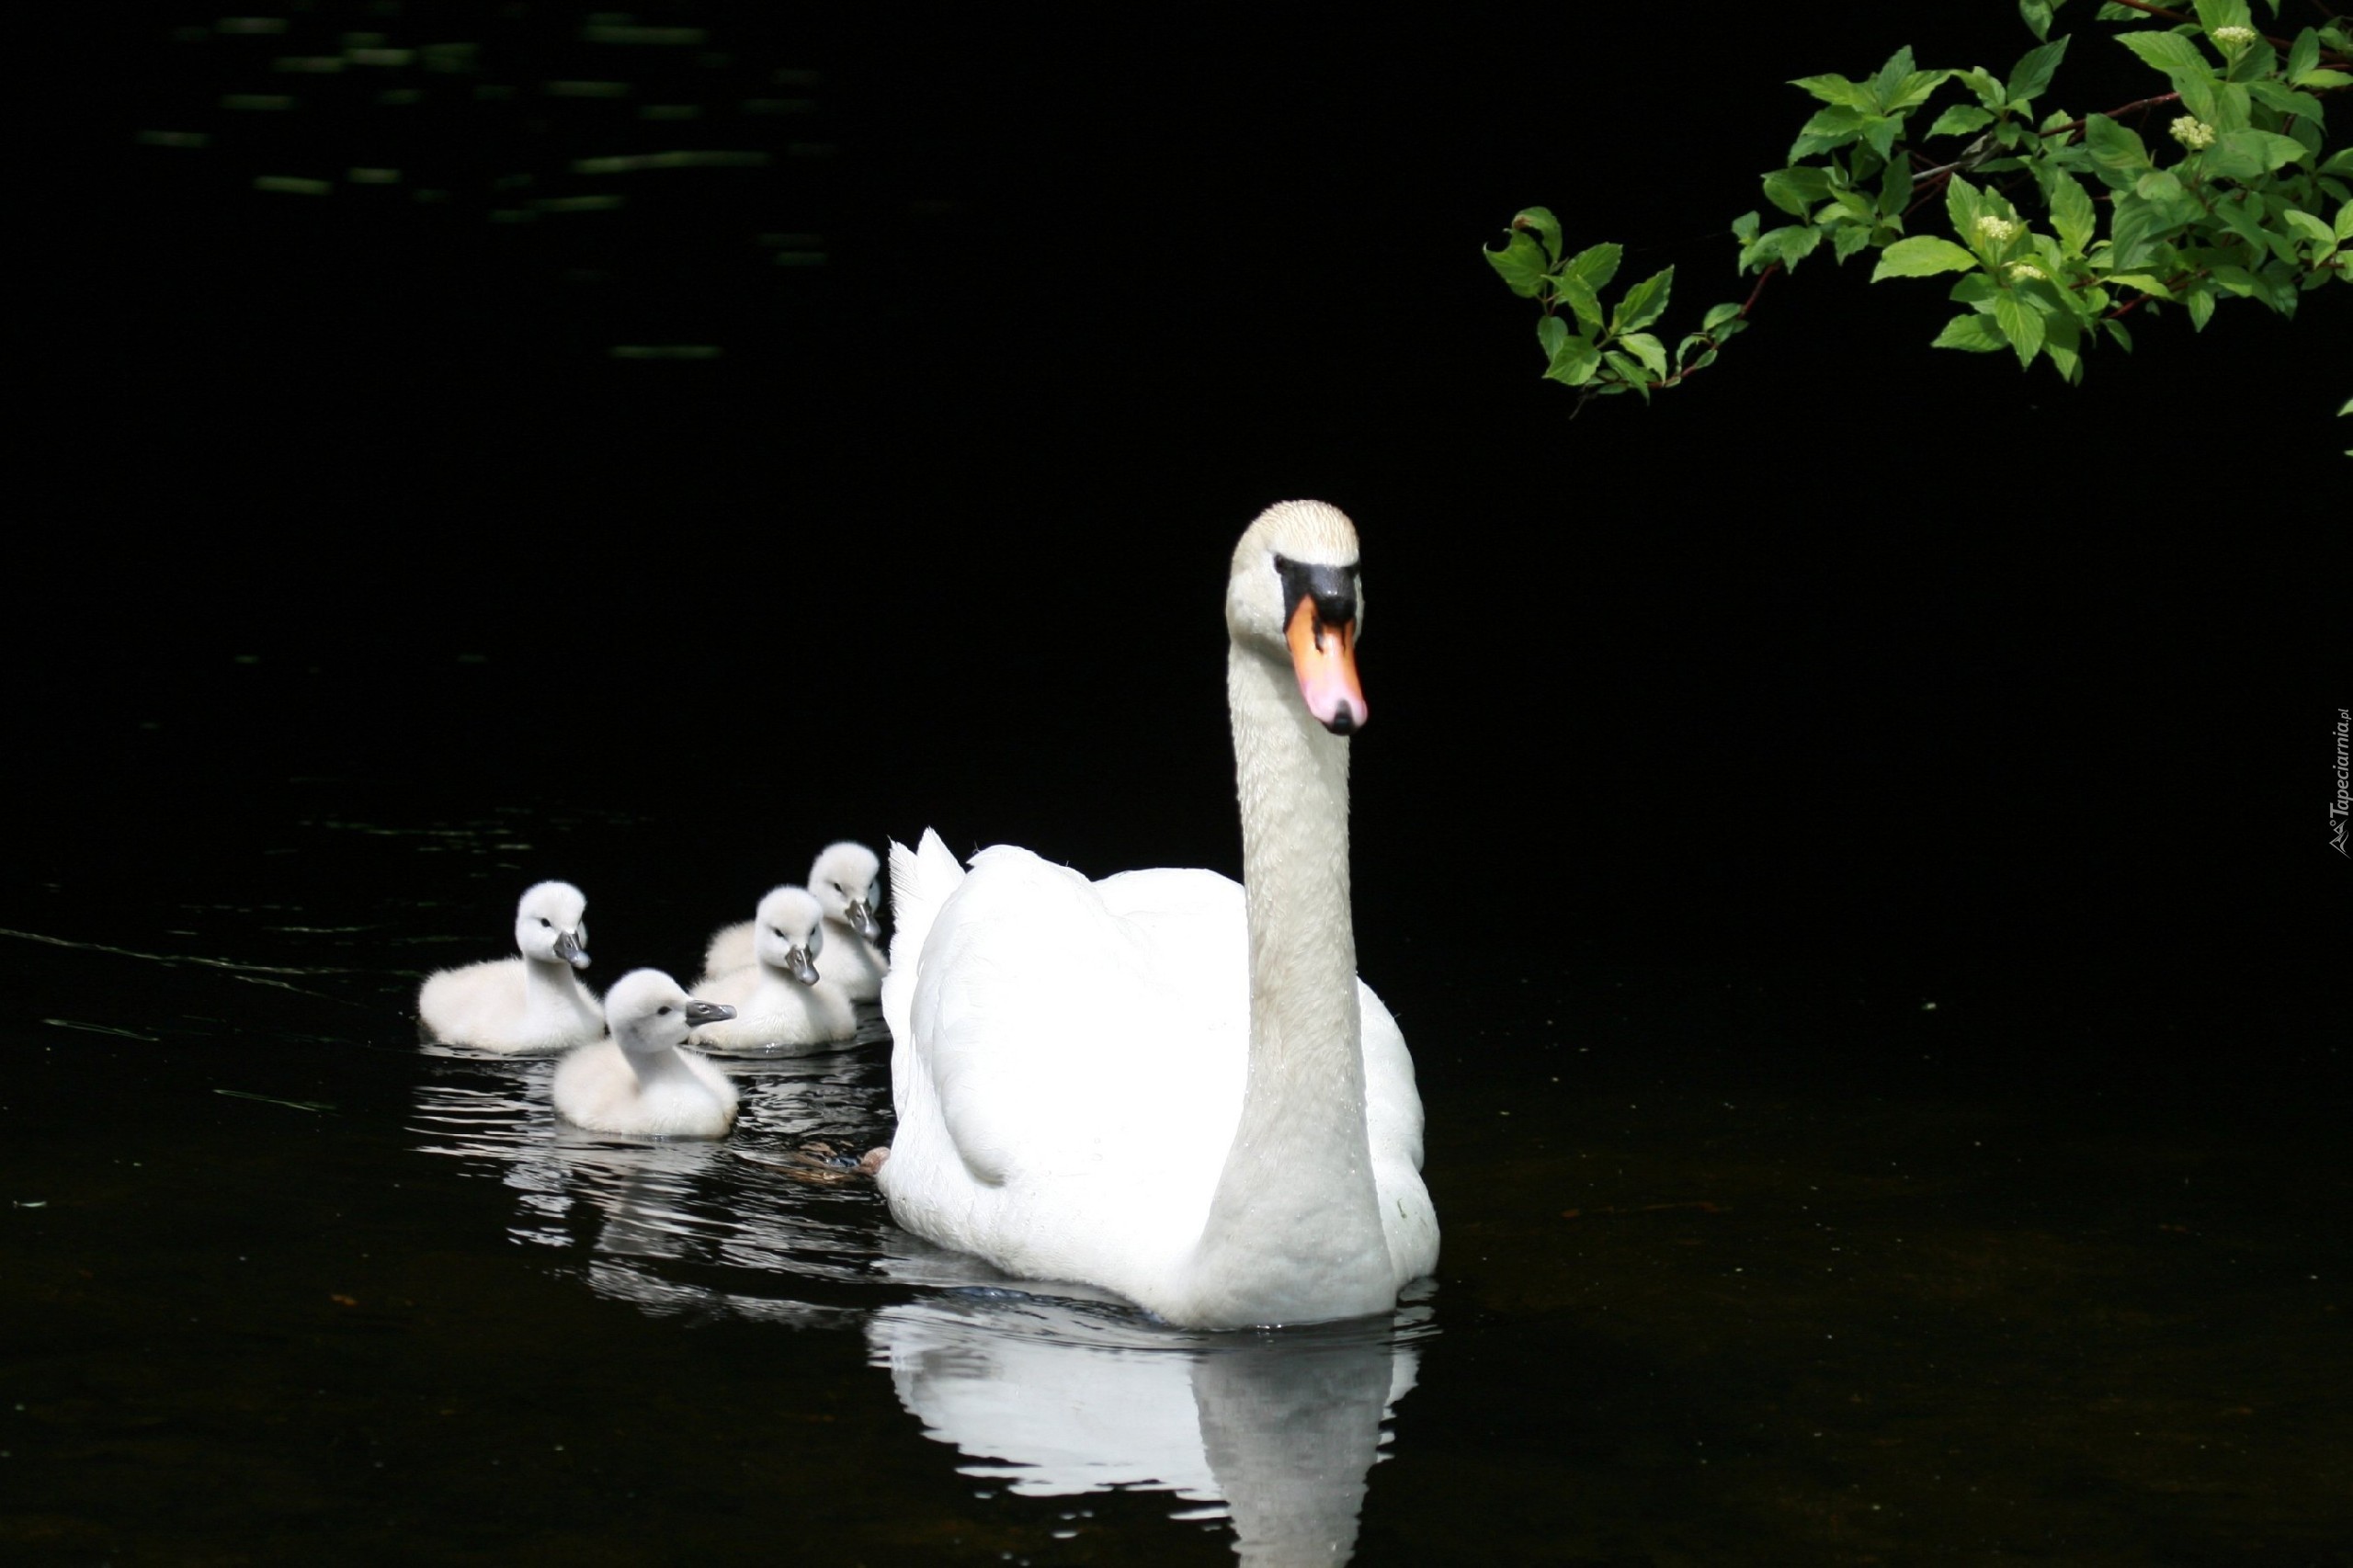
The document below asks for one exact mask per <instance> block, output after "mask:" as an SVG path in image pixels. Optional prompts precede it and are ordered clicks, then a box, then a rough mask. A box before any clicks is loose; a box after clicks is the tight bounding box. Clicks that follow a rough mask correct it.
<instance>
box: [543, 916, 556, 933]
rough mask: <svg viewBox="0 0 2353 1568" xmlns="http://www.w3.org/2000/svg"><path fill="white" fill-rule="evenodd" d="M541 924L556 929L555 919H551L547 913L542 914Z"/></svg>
mask: <svg viewBox="0 0 2353 1568" xmlns="http://www.w3.org/2000/svg"><path fill="white" fill-rule="evenodd" d="M540 925H542V926H547V927H548V928H549V929H551V930H552V929H554V927H555V922H554V921H552V920H551V919H549V918H548V917H547V916H546V915H540Z"/></svg>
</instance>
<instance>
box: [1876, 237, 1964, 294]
mask: <svg viewBox="0 0 2353 1568" xmlns="http://www.w3.org/2000/svg"><path fill="white" fill-rule="evenodd" d="M1976 265H1977V257H1976V256H1973V255H1972V254H1971V253H1970V252H1968V251H1967V250H1964V249H1963V248H1961V246H1960V245H1957V244H1953V243H1952V242H1951V241H1950V240H1940V239H1938V237H1937V236H1936V235H1934V234H1915V235H1913V236H1912V237H1911V238H1910V239H1908V240H1898V241H1896V242H1895V243H1894V244H1892V245H1890V246H1888V247H1887V249H1886V251H1885V252H1884V253H1883V254H1882V255H1881V256H1880V258H1879V265H1878V266H1877V267H1873V268H1872V269H1871V281H1872V282H1874V283H1876V282H1878V281H1879V280H1880V279H1881V278H1928V277H1933V276H1934V275H1935V274H1937V273H1939V272H1966V271H1968V270H1969V269H1970V268H1971V267H1975V266H1976Z"/></svg>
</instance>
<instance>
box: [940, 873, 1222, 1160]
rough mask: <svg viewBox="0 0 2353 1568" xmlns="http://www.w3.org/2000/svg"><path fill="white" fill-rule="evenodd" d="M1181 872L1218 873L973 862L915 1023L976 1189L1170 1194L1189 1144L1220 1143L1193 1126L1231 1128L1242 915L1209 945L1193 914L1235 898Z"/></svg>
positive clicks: (944, 923) (943, 914) (947, 913)
mask: <svg viewBox="0 0 2353 1568" xmlns="http://www.w3.org/2000/svg"><path fill="white" fill-rule="evenodd" d="M1188 878H1199V879H1204V880H1206V881H1211V882H1216V881H1222V879H1216V878H1211V877H1210V875H1209V873H1206V872H1198V873H1187V872H1156V873H1131V874H1130V876H1128V877H1121V878H1113V879H1111V881H1110V882H1107V883H1101V884H1096V883H1090V882H1088V881H1086V879H1085V878H1083V877H1081V876H1079V875H1078V873H1076V872H1075V871H1073V870H1070V869H1068V868H1066V867H1061V866H1054V865H1051V864H1049V863H1048V862H1046V861H1044V860H1041V859H1040V858H1038V857H1036V856H1034V855H1031V854H1029V852H1028V851H1026V850H1017V849H1012V848H1006V847H1000V848H993V849H988V850H983V852H982V853H981V854H980V855H978V856H976V857H974V858H973V860H972V872H971V875H970V876H969V877H968V878H967V879H966V880H965V881H964V883H963V885H962V886H961V887H960V888H959V889H958V890H957V892H956V893H955V895H954V897H953V898H952V899H951V900H950V902H949V903H948V904H947V905H946V906H944V907H943V908H942V909H941V911H940V913H939V916H938V920H937V921H936V923H935V924H934V926H933V928H932V933H931V937H930V940H929V941H928V942H927V943H926V947H925V949H924V968H925V970H926V974H925V975H924V976H923V980H922V983H921V984H920V985H919V986H918V988H917V994H916V998H915V1017H914V1018H913V1019H912V1023H913V1028H914V1037H915V1039H916V1040H919V1041H922V1042H923V1043H924V1046H925V1048H926V1050H925V1065H926V1068H927V1069H928V1074H929V1077H930V1079H931V1087H932V1088H933V1090H934V1092H935V1093H936V1094H937V1095H938V1104H939V1106H940V1107H941V1109H942V1113H943V1118H944V1120H945V1121H946V1124H947V1128H948V1131H949V1137H950V1139H951V1140H952V1141H953V1142H954V1143H955V1145H956V1149H957V1152H958V1153H959V1154H960V1155H961V1158H962V1160H963V1163H964V1165H965V1166H966V1168H967V1169H968V1170H970V1171H971V1172H972V1175H973V1176H974V1177H975V1178H976V1179H978V1180H981V1181H983V1182H986V1183H989V1184H991V1185H1005V1184H1020V1183H1024V1182H1029V1181H1036V1180H1053V1181H1066V1180H1069V1179H1070V1178H1074V1177H1081V1178H1099V1179H1102V1180H1105V1181H1111V1182H1117V1181H1120V1180H1123V1179H1124V1177H1125V1174H1126V1173H1127V1172H1129V1171H1130V1170H1131V1169H1142V1170H1158V1171H1159V1172H1161V1173H1162V1175H1163V1176H1165V1177H1169V1178H1173V1179H1174V1180H1175V1182H1176V1185H1178V1186H1180V1187H1181V1186H1187V1185H1191V1182H1189V1181H1188V1175H1189V1174H1190V1173H1188V1171H1186V1170H1185V1168H1184V1167H1186V1166H1188V1165H1192V1164H1198V1163H1199V1161H1196V1160H1192V1159H1190V1158H1188V1156H1189V1154H1190V1153H1191V1152H1192V1151H1193V1150H1195V1149H1198V1148H1200V1147H1203V1146H1208V1147H1212V1148H1213V1149H1214V1152H1215V1153H1216V1154H1217V1155H1218V1156H1221V1157H1222V1153H1223V1150H1224V1141H1223V1139H1222V1137H1212V1138H1211V1139H1210V1140H1208V1141H1207V1143H1206V1144H1205V1143H1204V1141H1203V1140H1202V1138H1201V1131H1202V1128H1201V1125H1200V1123H1201V1120H1202V1119H1204V1118H1207V1119H1211V1121H1212V1122H1214V1121H1215V1120H1216V1119H1218V1118H1220V1117H1221V1116H1222V1119H1223V1120H1222V1126H1223V1127H1224V1128H1225V1129H1227V1130H1230V1129H1231V1128H1232V1126H1233V1119H1234V1117H1235V1115H1236V1114H1238V1108H1239V1106H1240V1103H1241V1085H1242V1074H1243V1071H1244V1066H1243V1061H1242V1056H1241V1052H1240V1051H1239V1050H1238V1049H1237V1047H1238V1044H1239V1040H1225V1039H1222V1038H1221V1036H1222V1035H1224V1034H1230V1033H1231V1030H1230V1029H1225V1030H1221V1028H1219V1024H1220V1023H1221V1021H1222V1019H1223V1018H1224V1017H1226V1016H1228V1015H1235V1014H1242V1015H1245V1016H1246V1009H1247V1006H1248V987H1247V978H1246V970H1245V965H1244V963H1243V949H1242V946H1241V937H1240V935H1239V926H1238V921H1237V922H1234V925H1235V932H1234V934H1233V937H1232V938H1231V941H1230V942H1221V941H1220V940H1219V939H1218V938H1217V937H1216V936H1215V935H1214V934H1212V933H1210V932H1208V931H1207V930H1206V929H1205V928H1204V927H1205V925H1206V924H1207V923H1206V922H1205V921H1204V920H1203V918H1202V913H1203V912H1204V911H1205V910H1213V909H1216V908H1219V907H1221V906H1223V907H1225V908H1227V909H1229V910H1230V911H1231V913H1232V914H1233V915H1238V914H1239V899H1238V896H1234V897H1231V898H1229V897H1228V896H1227V895H1223V894H1221V893H1219V892H1217V890H1215V889H1214V888H1201V887H1196V886H1190V885H1188V883H1187V882H1186V881H1184V880H1185V879H1188ZM1154 879H1166V881H1163V882H1162V884H1161V885H1160V886H1159V887H1158V888H1157V889H1155V888H1154V886H1153V885H1152V882H1153V880H1154ZM1116 884H1127V885H1126V886H1124V887H1121V886H1118V885H1116ZM1225 885H1226V887H1227V888H1229V889H1230V888H1231V887H1232V884H1231V883H1227V884H1225ZM1145 894H1151V895H1154V896H1142V895H1145ZM1122 906H1124V908H1123V907H1122ZM1228 1058H1230V1059H1231V1060H1230V1061H1229V1060H1228ZM1171 1162H1174V1163H1175V1165H1176V1168H1175V1169H1172V1168H1171ZM1206 1179H1207V1180H1210V1181H1213V1180H1214V1162H1212V1163H1211V1165H1210V1166H1209V1168H1208V1172H1207V1176H1206ZM1204 1200H1205V1197H1204Z"/></svg>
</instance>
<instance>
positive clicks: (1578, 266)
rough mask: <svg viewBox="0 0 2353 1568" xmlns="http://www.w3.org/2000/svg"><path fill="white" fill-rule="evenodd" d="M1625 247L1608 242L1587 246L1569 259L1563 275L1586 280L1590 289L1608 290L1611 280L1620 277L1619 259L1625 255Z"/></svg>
mask: <svg viewBox="0 0 2353 1568" xmlns="http://www.w3.org/2000/svg"><path fill="white" fill-rule="evenodd" d="M1625 250H1626V247H1625V246H1623V245H1620V244H1614V243H1612V242H1610V241H1608V240H1604V241H1603V242H1602V243H1601V244H1597V245H1587V246H1586V248H1585V249H1583V250H1581V251H1579V252H1577V254H1576V255H1574V256H1571V257H1569V262H1568V265H1567V266H1566V267H1563V268H1561V272H1562V275H1563V277H1567V276H1570V275H1574V276H1575V277H1577V278H1582V279H1584V280H1585V284H1586V287H1587V288H1589V289H1593V290H1602V289H1607V288H1608V287H1609V280H1610V279H1611V278H1615V277H1617V276H1618V258H1619V257H1620V256H1622V255H1624V254H1625Z"/></svg>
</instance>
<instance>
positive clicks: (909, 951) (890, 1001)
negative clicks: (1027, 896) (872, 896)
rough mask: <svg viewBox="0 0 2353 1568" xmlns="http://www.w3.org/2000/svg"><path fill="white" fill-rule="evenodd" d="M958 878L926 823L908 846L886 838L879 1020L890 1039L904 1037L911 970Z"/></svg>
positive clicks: (912, 989) (916, 967)
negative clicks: (887, 934)
mask: <svg viewBox="0 0 2353 1568" xmlns="http://www.w3.org/2000/svg"><path fill="white" fill-rule="evenodd" d="M963 880H964V868H963V867H961V866H960V865H958V864H957V863H956V857H955V856H953V855H951V854H949V850H948V846H947V845H945V844H942V843H941V842H940V841H939V835H938V834H937V833H935V832H934V831H932V830H931V829H930V828H925V829H924V830H923V837H922V839H921V840H920V841H919V842H918V843H917V844H916V846H915V847H914V848H913V849H910V848H908V847H907V846H905V845H904V844H901V843H900V842H899V841H898V840H896V839H892V841H891V919H892V930H891V971H890V972H889V973H888V974H886V975H884V976H883V977H882V1021H883V1022H884V1023H886V1024H888V1025H890V1027H891V1038H892V1040H906V1039H908V1038H910V1036H909V1033H908V1025H909V1020H910V1012H911V1009H912V1007H913V1005H914V1002H915V975H916V971H919V970H920V969H921V968H922V967H923V962H922V960H923V945H924V942H925V941H926V938H928V937H930V936H931V923H932V921H933V920H934V919H935V918H936V917H937V916H938V914H939V906H940V905H941V904H943V903H947V902H948V895H949V893H952V892H955V891H956V888H957V885H958V884H959V883H961V881H963Z"/></svg>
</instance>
